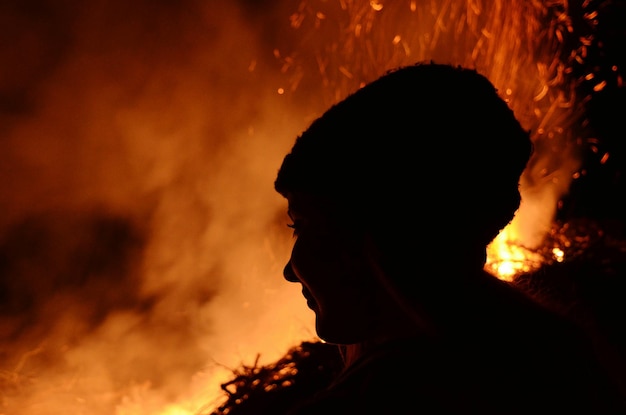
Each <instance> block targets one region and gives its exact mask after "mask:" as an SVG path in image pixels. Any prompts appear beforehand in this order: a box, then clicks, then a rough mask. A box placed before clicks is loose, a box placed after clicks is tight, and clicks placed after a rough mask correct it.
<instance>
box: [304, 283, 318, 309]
mask: <svg viewBox="0 0 626 415" xmlns="http://www.w3.org/2000/svg"><path fill="white" fill-rule="evenodd" d="M302 296H303V297H304V298H305V299H306V305H307V306H308V307H309V308H310V309H311V310H313V311H315V310H317V302H316V301H315V300H314V299H313V296H312V295H311V292H310V291H309V290H307V289H306V288H303V289H302Z"/></svg>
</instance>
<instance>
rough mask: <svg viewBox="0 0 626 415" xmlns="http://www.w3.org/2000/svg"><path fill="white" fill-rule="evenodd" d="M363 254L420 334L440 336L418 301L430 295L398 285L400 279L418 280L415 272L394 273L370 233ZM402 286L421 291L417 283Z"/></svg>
mask: <svg viewBox="0 0 626 415" xmlns="http://www.w3.org/2000/svg"><path fill="white" fill-rule="evenodd" d="M363 252H364V255H365V257H366V260H367V263H368V266H369V267H370V268H371V270H372V273H373V274H374V276H375V278H376V279H377V281H378V282H379V284H380V286H381V287H383V289H384V290H385V292H386V293H387V294H388V296H389V297H390V298H391V299H392V300H393V301H394V302H395V303H396V304H397V305H398V306H399V308H400V309H401V310H402V311H403V312H404V313H405V314H406V315H407V316H408V317H409V318H410V319H411V321H413V323H414V324H415V325H416V327H417V328H418V329H419V330H420V332H422V333H424V334H426V335H427V336H433V337H436V336H437V335H438V330H437V329H436V325H435V324H434V322H433V320H432V319H431V318H430V317H429V316H430V313H428V311H427V309H426V308H425V307H424V304H421V303H420V302H419V300H418V299H419V298H420V294H425V295H428V293H415V292H404V291H406V289H401V287H400V284H398V281H399V279H400V278H405V279H406V278H417V275H416V274H415V272H414V271H415V270H403V272H402V273H399V272H394V271H393V270H392V268H393V267H389V266H385V261H384V259H383V258H384V256H383V255H382V252H381V250H380V248H379V247H378V245H377V244H376V242H375V240H374V238H373V236H372V235H371V234H369V233H368V234H366V235H365V237H364V239H363ZM400 274H401V275H400ZM402 286H403V287H404V286H407V287H411V289H415V290H419V284H417V283H416V281H415V282H413V283H410V282H408V281H405V282H404V283H403V284H402Z"/></svg>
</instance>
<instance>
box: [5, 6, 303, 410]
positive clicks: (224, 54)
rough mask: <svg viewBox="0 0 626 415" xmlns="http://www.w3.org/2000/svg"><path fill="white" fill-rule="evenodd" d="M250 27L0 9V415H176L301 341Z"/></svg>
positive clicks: (280, 103) (285, 121)
mask: <svg viewBox="0 0 626 415" xmlns="http://www.w3.org/2000/svg"><path fill="white" fill-rule="evenodd" d="M244 6H245V7H244ZM257 8H258V6H257V5H254V4H243V3H242V4H236V3H231V2H220V3H218V2H212V1H210V2H200V1H182V2H175V3H172V2H165V1H157V2H154V1H139V2H125V1H113V2H111V1H93V2H76V1H64V2H48V1H44V0H40V1H28V2H23V1H12V2H3V3H2V5H0V28H1V29H0V33H1V38H0V39H1V42H2V43H0V54H1V55H2V56H3V57H4V59H5V60H4V63H3V65H2V68H1V69H0V120H1V121H2V126H1V127H0V132H1V134H2V136H1V138H0V175H1V177H0V178H1V179H2V184H3V186H2V187H1V188H0V209H1V212H2V215H1V216H0V248H1V251H0V289H1V292H0V388H1V389H0V412H2V413H7V414H20V415H26V414H41V413H60V412H69V413H76V414H78V413H89V414H91V415H97V414H107V415H109V414H111V413H123V414H145V413H161V412H160V411H165V409H166V408H169V407H171V406H172V405H180V408H181V410H182V409H184V410H188V411H189V413H192V412H193V411H194V410H195V409H197V408H198V407H199V405H200V404H201V403H205V402H206V401H207V400H209V399H210V397H211V393H213V394H215V393H217V392H218V389H219V377H216V376H217V375H216V374H218V373H220V372H219V371H220V370H222V372H225V373H228V368H229V367H235V366H238V365H239V364H240V363H241V362H242V361H244V362H246V363H251V361H250V359H253V358H254V357H255V355H256V353H262V355H261V358H262V359H265V360H268V359H274V358H276V357H277V356H279V355H282V353H284V352H285V351H286V349H287V348H288V347H290V346H291V345H293V344H295V343H296V342H297V341H300V340H302V339H303V338H305V337H310V336H312V332H311V330H310V327H311V325H310V321H309V320H310V318H311V316H310V314H309V312H308V310H306V309H305V307H304V305H303V304H301V302H300V301H298V295H297V291H296V292H294V291H293V290H297V287H295V286H294V287H292V286H290V285H288V284H285V283H284V281H282V278H281V271H282V266H283V264H284V262H285V259H286V255H287V254H288V244H289V239H288V238H289V236H288V233H287V231H286V228H285V231H283V230H282V228H279V226H281V227H282V225H283V223H284V220H283V219H282V217H281V216H279V213H278V212H282V210H284V206H283V201H282V200H281V199H280V198H279V197H278V196H277V195H275V194H274V192H273V190H272V182H273V177H274V174H275V172H276V169H277V167H278V165H279V163H280V160H281V158H282V155H283V154H284V152H285V151H286V149H287V148H288V146H289V145H290V144H291V143H290V141H291V138H292V137H293V136H294V135H295V133H296V131H295V130H294V128H301V124H302V123H301V122H299V119H300V118H301V116H300V115H298V114H297V110H296V108H294V106H293V105H287V103H286V101H285V99H283V97H281V96H280V95H279V94H278V93H277V92H276V91H277V87H275V85H277V84H278V83H279V82H280V79H279V76H278V74H279V73H278V71H275V70H274V68H273V67H272V62H273V59H274V56H273V55H272V48H271V47H270V46H267V45H264V44H263V43H262V42H263V41H264V39H262V38H261V37H260V36H259V34H258V33H257V32H255V30H254V14H252V12H254V11H255V10H258V9H257ZM288 108H289V109H288ZM291 123H293V126H291ZM285 140H286V141H285ZM286 310H289V311H288V312H287V311H286ZM222 376H224V373H222ZM181 402H182V403H181Z"/></svg>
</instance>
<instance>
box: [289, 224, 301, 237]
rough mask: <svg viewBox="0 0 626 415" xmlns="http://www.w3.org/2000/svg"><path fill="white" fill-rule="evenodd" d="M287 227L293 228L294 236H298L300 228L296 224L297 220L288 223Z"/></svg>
mask: <svg viewBox="0 0 626 415" xmlns="http://www.w3.org/2000/svg"><path fill="white" fill-rule="evenodd" d="M287 227H288V228H291V229H293V236H294V237H296V236H298V229H300V226H298V222H297V221H294V222H293V223H288V224H287Z"/></svg>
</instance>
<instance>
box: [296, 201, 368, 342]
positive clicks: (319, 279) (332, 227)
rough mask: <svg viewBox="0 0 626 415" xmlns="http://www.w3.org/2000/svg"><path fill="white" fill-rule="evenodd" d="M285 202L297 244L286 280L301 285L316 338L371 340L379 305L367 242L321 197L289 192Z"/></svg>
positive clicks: (343, 340) (329, 340)
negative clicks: (366, 246)
mask: <svg viewBox="0 0 626 415" xmlns="http://www.w3.org/2000/svg"><path fill="white" fill-rule="evenodd" d="M287 200H288V202H289V216H290V218H291V221H292V224H291V225H290V226H291V227H293V228H294V238H295V242H294V245H293V250H292V252H291V258H290V260H289V262H288V263H287V265H286V266H285V270H284V276H285V279H286V280H287V281H291V282H299V283H301V284H302V294H303V296H304V298H305V299H306V300H307V305H308V306H309V308H311V310H313V311H314V312H315V316H316V320H315V324H316V331H317V334H318V336H319V337H320V338H321V339H323V340H325V341H327V342H329V343H336V344H352V343H358V342H361V341H364V340H367V339H369V338H371V337H372V335H373V333H374V331H375V329H376V327H377V321H376V318H377V316H378V313H377V309H378V307H377V301H376V284H375V278H374V276H373V273H372V271H371V267H370V266H369V261H368V260H367V255H366V252H365V250H364V246H365V245H364V241H363V238H362V237H360V236H359V234H358V232H357V231H355V230H354V229H352V230H348V229H347V227H345V226H343V225H342V223H341V218H340V217H336V216H335V215H331V214H330V211H331V210H330V208H329V204H328V203H324V202H323V201H321V200H320V199H319V198H313V197H311V196H308V195H305V194H291V195H289V196H288V197H287Z"/></svg>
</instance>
